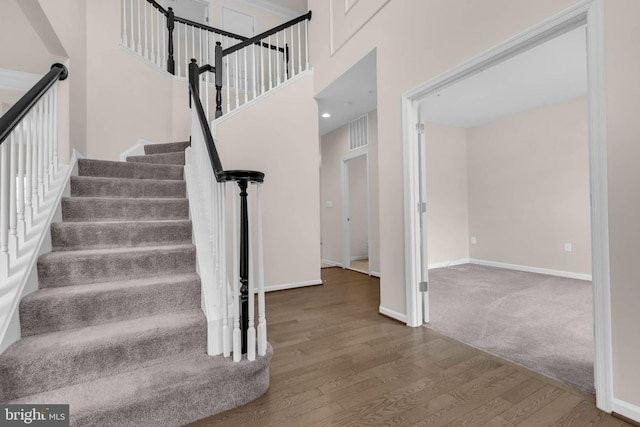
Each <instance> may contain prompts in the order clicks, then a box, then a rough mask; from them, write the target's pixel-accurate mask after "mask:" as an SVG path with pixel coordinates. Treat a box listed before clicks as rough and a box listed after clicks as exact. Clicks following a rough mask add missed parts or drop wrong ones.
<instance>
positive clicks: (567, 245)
mask: <svg viewBox="0 0 640 427" xmlns="http://www.w3.org/2000/svg"><path fill="white" fill-rule="evenodd" d="M572 250H573V249H572V248H571V243H565V244H564V251H565V252H571V251H572Z"/></svg>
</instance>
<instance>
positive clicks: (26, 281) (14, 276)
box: [0, 149, 84, 352]
mask: <svg viewBox="0 0 640 427" xmlns="http://www.w3.org/2000/svg"><path fill="white" fill-rule="evenodd" d="M81 158H84V156H83V155H82V154H80V153H79V152H78V151H76V150H75V149H74V150H73V153H72V155H71V159H70V160H69V164H68V165H60V169H59V173H58V175H57V176H56V177H55V178H54V181H53V183H52V184H51V187H50V191H49V192H47V196H46V197H47V198H46V199H45V200H44V202H43V203H42V205H41V210H40V212H39V213H38V214H36V215H35V216H34V218H33V227H32V229H31V230H30V231H29V236H30V238H29V240H28V241H26V242H25V244H24V246H23V247H21V250H20V253H21V256H20V257H19V258H18V259H17V260H16V263H15V264H14V266H15V268H12V271H11V275H10V276H9V279H8V280H7V283H3V284H2V287H3V292H2V297H0V306H1V307H2V310H0V313H7V316H6V317H4V318H3V319H0V321H2V322H3V324H0V352H2V351H4V350H5V349H6V348H7V347H8V346H9V345H11V344H12V343H13V342H15V341H17V340H18V339H20V323H19V320H18V316H19V310H18V307H19V306H20V300H21V299H22V298H23V297H24V296H26V295H28V294H30V293H31V292H34V291H35V290H37V289H38V274H37V260H38V257H39V256H40V255H41V254H44V253H46V252H50V251H51V235H50V233H49V229H50V228H51V223H52V222H53V221H54V220H57V221H62V203H61V200H62V197H63V196H65V195H69V194H70V191H71V190H70V188H71V187H70V184H69V181H70V180H71V176H72V175H77V173H78V167H77V163H78V159H81ZM65 168H66V170H65ZM12 267H13V266H12Z"/></svg>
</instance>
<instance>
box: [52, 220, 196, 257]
mask: <svg viewBox="0 0 640 427" xmlns="http://www.w3.org/2000/svg"><path fill="white" fill-rule="evenodd" d="M191 227H192V225H191V221H190V220H156V221H111V222H106V221H105V222H97V221H93V222H56V223H53V224H51V242H52V246H53V251H54V252H56V251H74V250H82V249H107V248H125V247H142V246H159V245H167V244H174V245H175V244H189V243H191V234H192V233H191Z"/></svg>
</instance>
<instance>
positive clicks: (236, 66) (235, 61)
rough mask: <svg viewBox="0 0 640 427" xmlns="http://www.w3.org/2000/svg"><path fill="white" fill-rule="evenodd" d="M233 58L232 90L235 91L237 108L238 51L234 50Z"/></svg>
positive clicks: (238, 101)
mask: <svg viewBox="0 0 640 427" xmlns="http://www.w3.org/2000/svg"><path fill="white" fill-rule="evenodd" d="M233 58H234V61H233V62H234V65H235V67H234V71H235V72H234V73H233V82H234V84H233V88H234V89H235V91H236V108H238V106H239V105H240V94H239V90H238V71H239V70H238V51H237V50H236V51H235V52H233Z"/></svg>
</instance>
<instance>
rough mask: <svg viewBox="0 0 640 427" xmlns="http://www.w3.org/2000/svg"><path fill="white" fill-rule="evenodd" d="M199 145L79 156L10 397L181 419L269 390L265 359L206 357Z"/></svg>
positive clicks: (99, 418)
mask: <svg viewBox="0 0 640 427" xmlns="http://www.w3.org/2000/svg"><path fill="white" fill-rule="evenodd" d="M188 145H189V143H183V142H181V143H169V144H154V145H147V146H145V153H146V154H145V155H144V156H131V157H128V158H127V161H126V162H112V161H100V160H85V159H82V160H79V162H78V174H79V176H74V177H72V178H71V183H70V184H71V197H67V198H63V201H62V217H63V222H61V223H54V224H52V226H51V239H52V247H53V251H52V252H50V253H47V254H44V255H42V256H41V257H40V258H39V259H38V282H39V290H37V291H36V292H34V293H32V294H30V295H28V296H27V297H25V298H24V299H23V300H22V301H21V303H20V322H21V330H22V339H21V340H19V341H18V342H16V343H14V344H13V345H11V346H10V347H9V348H8V349H7V350H6V351H5V352H4V353H3V354H2V355H0V402H6V403H29V404H53V403H68V404H70V412H71V425H77V426H91V425H99V426H111V425H113V426H129V425H130V426H168V425H183V424H185V423H188V422H191V421H195V420H197V419H201V418H204V417H207V416H209V415H212V414H215V413H219V412H222V411H224V410H227V409H230V408H233V407H237V406H240V405H243V404H245V403H247V402H249V401H251V400H254V399H256V398H258V397H259V396H260V395H262V394H263V393H264V392H265V391H266V389H267V388H268V385H269V372H268V363H269V360H270V358H271V354H272V350H271V347H269V348H268V350H267V354H266V355H265V356H263V357H258V358H257V359H256V361H255V362H247V361H246V360H243V361H241V362H240V363H234V362H232V361H231V360H229V359H224V358H222V357H221V356H213V357H212V356H208V355H207V354H206V348H207V322H206V319H205V316H204V314H203V312H202V310H201V308H200V306H201V295H200V287H201V284H200V278H199V276H198V274H197V273H196V249H195V246H193V244H192V243H191V242H192V230H191V221H190V220H189V202H188V200H187V198H186V188H185V181H184V180H183V169H184V168H183V165H184V159H185V152H184V150H185V149H186V148H187V147H188Z"/></svg>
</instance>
